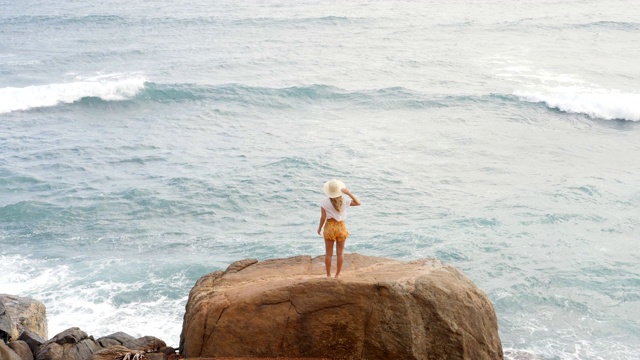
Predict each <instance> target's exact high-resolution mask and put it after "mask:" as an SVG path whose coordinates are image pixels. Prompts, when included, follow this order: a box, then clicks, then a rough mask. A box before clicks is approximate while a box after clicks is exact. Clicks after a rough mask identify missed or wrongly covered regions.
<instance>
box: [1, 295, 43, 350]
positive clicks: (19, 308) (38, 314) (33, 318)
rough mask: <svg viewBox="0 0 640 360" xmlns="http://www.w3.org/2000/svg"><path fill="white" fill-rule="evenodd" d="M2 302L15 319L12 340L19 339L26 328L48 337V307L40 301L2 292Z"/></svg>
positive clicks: (13, 319) (12, 318)
mask: <svg viewBox="0 0 640 360" xmlns="http://www.w3.org/2000/svg"><path fill="white" fill-rule="evenodd" d="M0 302H2V303H3V304H4V307H5V310H6V312H7V314H8V315H9V316H10V317H11V320H12V321H13V325H14V328H13V332H12V333H11V334H10V335H11V339H12V340H18V338H19V337H20V333H22V331H24V330H25V329H28V330H31V331H33V332H34V333H36V334H37V335H38V336H40V337H41V338H43V339H47V338H48V326H47V309H46V307H45V306H44V304H43V303H41V302H40V301H37V300H34V299H31V298H27V297H21V296H15V295H7V294H0Z"/></svg>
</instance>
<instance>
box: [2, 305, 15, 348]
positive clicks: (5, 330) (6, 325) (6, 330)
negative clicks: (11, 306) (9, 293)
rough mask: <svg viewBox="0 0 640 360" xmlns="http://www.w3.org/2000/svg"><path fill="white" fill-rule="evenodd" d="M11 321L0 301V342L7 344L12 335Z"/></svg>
mask: <svg viewBox="0 0 640 360" xmlns="http://www.w3.org/2000/svg"><path fill="white" fill-rule="evenodd" d="M13 328H14V326H13V321H11V317H10V316H9V314H8V313H7V311H6V310H5V308H4V303H3V302H2V301H0V340H2V341H4V342H7V341H9V339H10V338H11V334H13Z"/></svg>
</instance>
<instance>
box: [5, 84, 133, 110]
mask: <svg viewBox="0 0 640 360" xmlns="http://www.w3.org/2000/svg"><path fill="white" fill-rule="evenodd" d="M144 86H145V79H144V78H143V77H141V76H109V77H100V78H92V79H86V80H81V81H76V82H70V83H58V84H47V85H32V86H27V87H23V88H16V87H6V88H0V114H1V113H7V112H12V111H19V110H29V109H33V108H39V107H49V106H55V105H58V104H63V103H66V104H69V103H73V102H76V101H79V100H82V99H84V98H100V99H102V100H106V101H110V100H126V99H130V98H132V97H134V96H135V95H136V94H138V92H140V91H141V90H142V89H143V88H144Z"/></svg>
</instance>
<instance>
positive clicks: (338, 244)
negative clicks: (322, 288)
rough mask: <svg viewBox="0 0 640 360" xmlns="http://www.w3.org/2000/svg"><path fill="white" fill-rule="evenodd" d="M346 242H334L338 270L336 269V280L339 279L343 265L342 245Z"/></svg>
mask: <svg viewBox="0 0 640 360" xmlns="http://www.w3.org/2000/svg"><path fill="white" fill-rule="evenodd" d="M346 242H347V240H342V241H336V254H337V255H338V261H337V262H338V268H337V269H336V278H338V277H340V270H342V264H343V263H344V244H346Z"/></svg>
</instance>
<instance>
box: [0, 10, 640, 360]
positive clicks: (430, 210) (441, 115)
mask: <svg viewBox="0 0 640 360" xmlns="http://www.w3.org/2000/svg"><path fill="white" fill-rule="evenodd" d="M639 19H640V3H639V2H637V1H635V0H614V1H598V0H562V1H561V0H543V1H541V0H519V1H509V0H486V1H479V0H474V1H469V0H464V1H463V0H453V1H446V2H445V1H433V0H431V1H365V0H360V1H311V0H309V1H277V0H273V1H253V0H251V1H236V0H234V1H215V2H213V1H196V0H194V1H179V2H176V1H134V2H130V1H116V0H110V1H73V2H72V1H63V2H60V1H58V2H48V1H38V0H22V1H7V0H2V1H0V274H1V276H0V293H10V294H16V295H21V296H30V297H33V298H35V299H38V300H40V301H42V302H44V304H45V305H46V306H47V312H48V319H49V335H50V336H53V335H54V334H56V333H58V332H60V331H62V330H64V329H66V328H68V327H71V326H78V327H80V328H81V329H82V330H84V331H86V332H88V333H89V334H91V335H94V336H95V337H99V336H104V335H108V334H110V333H113V332H116V331H125V332H128V333H130V334H131V335H134V336H143V335H154V336H157V337H160V338H162V339H164V340H165V341H167V343H169V344H172V345H174V346H177V345H178V339H179V334H180V331H181V324H182V316H183V314H184V306H185V304H186V300H187V295H188V292H189V290H190V289H191V287H192V286H193V285H194V283H195V281H196V280H197V279H198V278H199V277H200V276H202V275H205V274H207V273H209V272H212V271H214V270H219V269H225V268H226V267H227V266H228V265H229V264H230V263H231V262H233V261H235V260H238V259H243V258H256V259H261V260H262V259H268V258H277V257H288V256H294V255H300V254H308V255H312V256H316V255H322V254H323V253H324V243H323V241H322V239H321V238H320V237H319V236H318V235H317V234H316V232H315V231H316V229H317V223H318V220H319V216H320V211H319V206H318V202H319V201H320V199H321V198H322V197H323V193H322V190H321V189H322V184H323V183H324V181H326V180H328V179H331V178H340V179H342V180H343V181H344V182H345V183H346V184H347V186H348V187H349V188H350V189H351V190H352V191H353V193H355V194H356V195H357V196H359V198H360V199H361V201H362V203H363V205H362V206H361V207H360V208H354V209H352V210H350V212H349V218H348V224H349V229H350V231H351V237H350V238H349V240H348V242H347V246H346V251H347V252H357V253H361V254H366V255H373V256H384V257H390V258H394V259H398V260H412V259H417V258H424V257H436V258H439V259H441V260H443V261H444V262H447V263H449V264H452V265H455V266H456V267H458V268H460V269H461V270H462V271H464V272H465V274H466V275H467V276H468V277H469V278H471V279H472V280H473V281H474V282H475V283H476V284H477V285H478V286H479V287H480V288H481V289H482V290H483V291H484V292H485V293H486V294H487V295H488V296H489V298H490V299H491V301H492V302H493V303H494V305H495V308H496V312H497V316H498V321H499V326H500V337H501V339H502V342H503V345H504V348H505V350H519V351H528V352H531V353H534V354H536V355H537V356H538V357H540V358H542V359H638V356H639V355H638V354H640V66H638V59H640V22H639Z"/></svg>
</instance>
